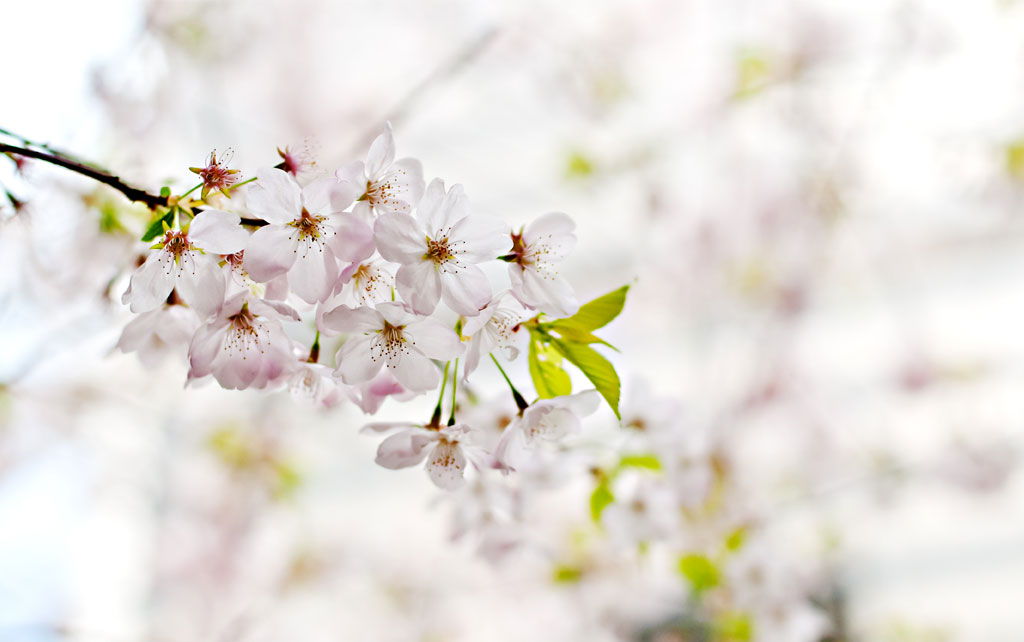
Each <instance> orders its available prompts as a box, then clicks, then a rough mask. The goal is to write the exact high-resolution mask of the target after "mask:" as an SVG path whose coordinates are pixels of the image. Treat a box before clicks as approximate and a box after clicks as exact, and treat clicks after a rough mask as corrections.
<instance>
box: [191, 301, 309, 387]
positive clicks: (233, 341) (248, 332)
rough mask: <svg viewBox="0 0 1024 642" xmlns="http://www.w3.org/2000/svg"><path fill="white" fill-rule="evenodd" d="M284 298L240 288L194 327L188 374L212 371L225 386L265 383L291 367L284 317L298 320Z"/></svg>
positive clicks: (194, 375)
mask: <svg viewBox="0 0 1024 642" xmlns="http://www.w3.org/2000/svg"><path fill="white" fill-rule="evenodd" d="M298 318H299V316H298V313H296V312H295V311H294V310H292V309H291V308H290V307H288V306H287V305H285V304H283V303H274V302H270V301H264V300H262V299H258V298H256V297H253V296H251V295H249V294H247V293H244V292H240V293H238V294H236V295H234V296H232V297H231V298H230V299H228V300H227V301H225V302H224V305H223V306H222V307H221V309H220V312H219V313H218V314H217V316H216V317H214V318H213V319H211V320H210V321H209V322H208V323H206V324H205V325H203V326H202V327H201V328H199V330H197V331H196V334H195V336H194V337H193V338H192V344H191V345H190V346H189V362H190V364H191V368H190V369H189V373H188V378H189V380H190V381H191V380H193V379H198V378H200V377H205V376H206V375H209V374H212V375H213V377H214V378H215V379H216V380H217V383H219V384H220V385H221V386H223V387H224V388H228V389H240V388H265V387H267V386H268V385H272V384H275V383H277V382H278V381H280V380H281V379H282V378H283V377H284V376H286V375H288V374H289V373H290V372H292V371H293V370H294V369H295V367H296V365H297V360H296V359H295V356H294V354H293V352H292V344H291V339H289V338H288V335H286V334H285V332H284V327H282V325H281V321H283V320H285V319H293V320H298Z"/></svg>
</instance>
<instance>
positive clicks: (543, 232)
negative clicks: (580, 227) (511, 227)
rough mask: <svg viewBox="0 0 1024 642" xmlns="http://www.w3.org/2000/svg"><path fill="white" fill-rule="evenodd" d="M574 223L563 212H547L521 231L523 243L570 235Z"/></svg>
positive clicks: (572, 231)
mask: <svg viewBox="0 0 1024 642" xmlns="http://www.w3.org/2000/svg"><path fill="white" fill-rule="evenodd" d="M575 230H576V222H575V221H573V220H572V218H570V217H569V215H568V214H565V213H563V212H548V213H547V214H544V215H542V216H538V217H537V218H536V219H534V220H533V221H532V222H531V223H530V224H529V225H527V226H526V229H525V230H523V241H524V242H525V243H527V244H529V243H533V242H536V241H538V240H540V239H543V238H552V239H555V238H560V237H563V236H567V235H572V234H573V233H574V231H575Z"/></svg>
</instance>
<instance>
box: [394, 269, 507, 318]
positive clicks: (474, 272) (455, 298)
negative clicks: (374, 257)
mask: <svg viewBox="0 0 1024 642" xmlns="http://www.w3.org/2000/svg"><path fill="white" fill-rule="evenodd" d="M402 269H403V270H404V269H405V268H404V267H403V268H402ZM441 283H442V286H443V297H444V302H445V305H447V306H448V307H449V308H451V309H452V310H455V311H456V312H458V313H459V314H461V315H464V316H467V317H473V316H476V315H478V314H480V309H481V308H483V307H484V306H486V305H487V303H488V302H489V301H490V300H491V282H490V281H488V280H487V275H485V274H484V273H483V270H481V269H480V268H478V267H477V266H475V265H467V266H466V267H464V268H462V269H461V270H459V271H458V272H456V273H450V272H445V273H444V274H443V275H442V277H441ZM399 291H401V290H399ZM402 296H403V297H404V296H405V295H404V294H403V295H402Z"/></svg>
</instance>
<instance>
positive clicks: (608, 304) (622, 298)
mask: <svg viewBox="0 0 1024 642" xmlns="http://www.w3.org/2000/svg"><path fill="white" fill-rule="evenodd" d="M628 291H629V286H628V285H624V286H622V287H621V288H619V289H617V290H612V291H611V292H609V293H608V294H605V295H604V296H599V297H597V298H596V299H594V300H593V301H591V302H590V303H585V304H583V305H582V306H581V307H580V309H579V310H578V311H577V312H576V314H574V315H572V316H571V317H569V318H567V319H559V320H558V321H555V322H553V323H552V324H551V325H552V327H554V328H555V329H558V330H559V332H562V330H561V328H574V329H576V330H582V331H585V332H592V331H594V330H597V329H598V328H601V327H603V326H605V325H608V323H609V322H611V320H612V319H614V318H615V317H617V316H619V313H620V312H622V308H623V306H625V305H626V292H628Z"/></svg>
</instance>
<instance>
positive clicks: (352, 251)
mask: <svg viewBox="0 0 1024 642" xmlns="http://www.w3.org/2000/svg"><path fill="white" fill-rule="evenodd" d="M328 224H329V225H330V226H331V227H332V228H334V236H332V237H330V238H329V239H328V240H327V242H328V244H329V245H330V246H331V249H333V250H334V255H335V256H337V257H338V258H339V259H341V260H342V261H355V262H358V261H362V260H363V259H367V258H370V256H371V255H373V250H374V244H373V240H374V238H373V228H371V227H370V226H369V225H367V224H366V222H365V221H363V220H362V219H360V218H359V217H358V216H355V215H354V214H336V215H334V216H332V217H331V218H330V219H329V221H328Z"/></svg>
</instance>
